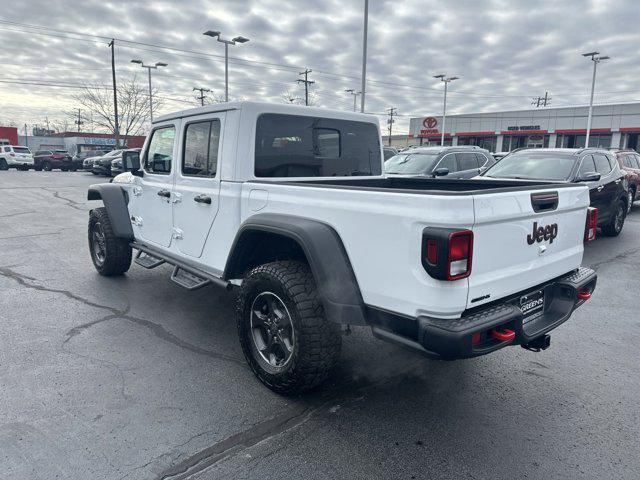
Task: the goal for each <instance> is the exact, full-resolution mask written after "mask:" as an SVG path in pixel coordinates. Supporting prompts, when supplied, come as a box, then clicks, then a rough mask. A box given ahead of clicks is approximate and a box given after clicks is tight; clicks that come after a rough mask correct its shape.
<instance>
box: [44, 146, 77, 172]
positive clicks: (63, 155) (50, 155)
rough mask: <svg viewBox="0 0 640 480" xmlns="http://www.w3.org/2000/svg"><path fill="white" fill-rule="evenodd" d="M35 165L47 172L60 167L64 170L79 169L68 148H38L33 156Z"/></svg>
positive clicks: (73, 170)
mask: <svg viewBox="0 0 640 480" xmlns="http://www.w3.org/2000/svg"><path fill="white" fill-rule="evenodd" d="M33 167H34V168H35V169H36V170H38V171H40V170H44V171H45V172H50V171H51V170H53V169H54V168H59V169H60V170H62V171H63V172H68V171H69V170H71V171H72V172H75V171H76V170H77V169H78V167H77V165H74V163H73V161H72V160H71V155H69V152H67V151H66V150H38V151H37V152H36V153H35V155H34V156H33Z"/></svg>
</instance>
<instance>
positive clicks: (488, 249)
mask: <svg viewBox="0 0 640 480" xmlns="http://www.w3.org/2000/svg"><path fill="white" fill-rule="evenodd" d="M555 195H557V197H556V198H557V206H555V208H553V207H554V196H555ZM588 205H589V190H588V188H587V187H586V186H582V185H576V186H575V187H573V186H572V187H564V186H563V187H562V188H557V189H554V188H543V189H532V190H528V191H507V192H500V193H494V194H491V195H475V196H474V210H475V222H474V226H473V235H474V242H473V265H472V272H471V275H470V277H469V295H468V297H467V308H472V307H477V306H478V305H482V304H483V303H487V302H491V301H494V300H497V299H500V298H503V297H505V296H508V295H511V294H514V293H517V292H521V291H523V290H527V289H529V288H531V287H533V286H535V285H538V284H540V283H543V282H546V281H548V280H550V279H552V278H555V277H557V276H559V275H562V274H565V273H567V272H569V271H571V270H573V269H575V268H578V267H579V266H580V264H581V262H582V253H583V238H584V229H585V221H586V207H587V206H588ZM536 210H537V211H536Z"/></svg>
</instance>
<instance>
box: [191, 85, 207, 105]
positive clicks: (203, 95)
mask: <svg viewBox="0 0 640 480" xmlns="http://www.w3.org/2000/svg"><path fill="white" fill-rule="evenodd" d="M193 91H194V92H196V91H197V92H200V96H199V97H196V98H197V99H198V100H200V106H201V107H204V99H205V98H207V97H206V95H205V92H206V93H209V92H210V91H211V90H209V89H208V88H202V87H199V88H196V87H193Z"/></svg>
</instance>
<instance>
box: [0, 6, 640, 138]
mask: <svg viewBox="0 0 640 480" xmlns="http://www.w3.org/2000/svg"><path fill="white" fill-rule="evenodd" d="M363 4H364V1H363V0H342V1H341V0H324V1H317V0H316V1H312V0H298V1H293V0H292V1H285V0H218V1H214V0H182V1H180V2H177V1H162V0H154V1H132V0H130V1H128V2H115V1H105V0H82V1H81V2H76V1H73V2H72V1H61V0H60V1H55V2H52V1H51V0H28V1H26V2H14V1H9V0H0V5H1V6H2V8H0V45H1V46H2V47H1V48H0V64H1V65H2V73H0V124H1V123H3V122H4V123H7V122H9V121H12V122H15V123H16V124H19V125H22V124H24V123H28V124H30V125H31V124H36V123H38V124H40V125H43V124H44V120H45V117H48V118H49V120H50V121H53V120H55V119H57V118H60V117H61V116H62V112H63V111H64V110H69V109H71V108H73V107H75V103H74V101H73V99H72V98H71V95H72V94H73V92H75V91H76V90H75V89H74V88H73V87H75V86H77V85H78V84H81V83H83V82H92V83H93V82H97V81H100V80H104V81H105V82H110V51H109V48H108V47H107V45H106V41H104V40H101V39H96V38H90V37H83V36H79V35H75V34H72V33H63V32H61V31H62V30H63V31H67V32H78V33H85V34H92V35H104V36H109V37H115V38H116V68H117V72H118V73H117V74H118V78H121V79H125V78H130V77H132V76H133V75H135V74H138V75H145V74H146V71H143V70H142V69H141V68H140V67H138V66H136V65H134V64H131V63H130V60H131V59H132V58H142V59H143V60H145V62H148V63H152V62H156V61H164V62H167V63H168V64H169V66H168V67H167V68H165V69H162V70H159V71H157V72H154V78H153V81H154V86H157V88H158V89H159V93H160V95H162V96H163V97H164V98H165V101H164V106H163V107H162V110H163V111H165V112H167V111H171V110H177V109H182V108H185V107H188V106H189V103H191V104H193V105H196V100H195V98H194V94H193V92H192V88H193V87H205V88H210V89H212V90H213V91H214V93H215V94H218V95H220V94H222V93H223V92H224V62H223V59H222V55H224V47H223V45H222V44H221V43H218V42H216V41H215V40H214V39H212V38H209V37H205V36H203V35H202V32H203V31H205V30H208V29H213V30H221V31H222V32H223V33H224V34H228V35H229V36H235V35H244V36H246V37H249V38H250V39H251V41H250V42H249V43H246V44H244V45H240V46H235V47H231V48H230V55H231V57H232V63H231V65H230V90H231V91H230V95H231V97H232V98H233V99H247V100H267V101H274V102H283V101H284V100H283V99H282V96H283V92H285V91H287V90H288V91H291V92H294V93H295V94H297V95H299V96H302V95H303V89H302V86H301V85H299V84H296V79H298V78H300V77H299V76H298V71H299V69H302V68H304V67H308V68H311V69H313V73H312V74H311V77H310V78H311V79H312V80H315V82H316V83H315V84H314V85H313V86H312V90H313V91H314V92H315V96H316V98H317V103H318V105H320V106H322V107H327V108H335V109H350V108H352V105H353V101H352V97H350V96H349V95H348V94H346V93H345V92H344V90H345V89H347V88H354V89H359V85H360V69H361V63H360V62H361V55H362V11H363ZM10 22H19V23H22V24H29V25H33V26H37V27H39V28H28V27H25V26H24V25H16V24H15V23H10ZM639 26H640V4H639V3H638V2H637V0H617V1H616V0H597V1H596V0H593V1H581V0H573V1H558V0H555V1H541V0H539V1H536V2H532V1H530V0H527V1H506V0H505V1H503V0H494V1H453V0H448V1H444V0H371V1H370V11H369V55H368V66H367V72H368V83H367V111H369V112H372V113H383V112H384V111H385V110H386V109H387V108H389V107H392V106H393V107H397V109H398V113H399V114H401V115H403V116H402V117H401V118H400V121H399V123H398V129H399V130H400V131H401V132H402V133H405V132H406V131H407V130H408V117H409V116H418V115H426V114H436V113H439V112H440V110H441V108H442V87H441V85H439V84H438V81H437V80H435V79H433V78H432V77H433V75H435V74H438V73H442V72H446V73H448V74H450V75H456V76H459V77H461V78H460V80H457V81H456V82H454V83H452V84H451V87H450V93H451V94H450V96H449V103H448V106H449V109H450V111H451V112H455V113H463V112H479V111H492V110H496V109H506V108H509V109H526V108H529V106H530V103H531V98H530V97H533V96H537V95H544V93H545V90H548V91H549V94H550V96H551V97H552V98H553V100H552V105H554V106H562V105H575V104H584V103H587V102H588V100H589V97H588V94H589V88H590V82H591V63H590V62H589V61H588V60H586V59H584V58H583V57H581V55H580V53H582V52H587V51H591V50H599V51H600V52H602V53H603V54H607V55H610V56H611V57H612V58H611V60H610V61H608V62H607V63H606V64H603V65H602V66H601V68H600V69H599V76H598V82H597V92H598V93H597V95H596V102H597V103H605V102H614V101H631V100H636V99H640V84H639V82H638V79H640V54H639V53H638V47H639V46H640V33H638V32H639ZM119 39H122V40H132V41H136V42H144V43H146V44H150V45H159V46H164V47H171V48H174V49H181V50H188V51H191V52H203V53H206V54H214V55H218V57H214V56H206V55H201V54H198V53H185V52H180V51H176V50H167V49H162V48H159V47H156V46H142V45H138V44H127V43H125V42H123V41H119ZM142 80H146V78H145V77H144V76H143V77H142ZM15 82H27V83H30V85H24V84H20V83H15ZM39 83H41V84H42V85H39ZM51 84H54V85H66V87H63V86H52V85H51ZM385 125H386V124H385Z"/></svg>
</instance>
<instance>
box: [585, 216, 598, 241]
mask: <svg viewBox="0 0 640 480" xmlns="http://www.w3.org/2000/svg"><path fill="white" fill-rule="evenodd" d="M597 228H598V209H597V208H595V207H589V208H587V222H586V225H585V228H584V241H585V242H593V241H594V240H595V239H596V230H597Z"/></svg>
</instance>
